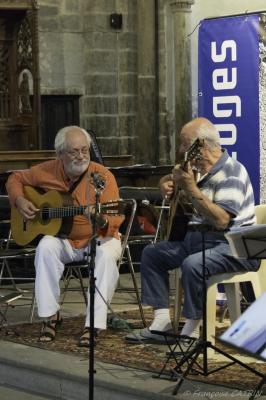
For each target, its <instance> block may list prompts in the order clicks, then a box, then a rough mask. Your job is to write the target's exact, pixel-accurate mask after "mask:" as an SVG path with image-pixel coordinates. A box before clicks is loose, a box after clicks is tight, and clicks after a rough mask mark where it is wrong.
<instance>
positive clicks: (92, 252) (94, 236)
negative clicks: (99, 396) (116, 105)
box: [87, 174, 103, 400]
mask: <svg viewBox="0 0 266 400" xmlns="http://www.w3.org/2000/svg"><path fill="white" fill-rule="evenodd" d="M91 175H92V178H93V184H94V187H95V192H96V194H95V214H94V218H92V238H91V241H90V251H89V252H88V254H87V256H89V262H88V267H89V281H90V290H89V293H90V304H89V308H90V341H89V343H90V348H89V399H90V400H93V397H94V373H96V371H95V370H94V347H95V340H94V339H95V328H94V303H95V281H96V278H95V276H94V270H95V257H96V246H97V218H96V216H97V213H99V206H100V194H101V191H102V189H103V187H102V182H99V180H98V178H97V176H96V174H91Z"/></svg>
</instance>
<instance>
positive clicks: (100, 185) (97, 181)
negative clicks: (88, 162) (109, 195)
mask: <svg viewBox="0 0 266 400" xmlns="http://www.w3.org/2000/svg"><path fill="white" fill-rule="evenodd" d="M91 177H92V181H93V184H94V186H95V188H96V189H98V190H103V189H104V188H105V184H106V182H105V179H104V178H103V177H102V176H101V175H100V174H99V173H98V172H92V173H91Z"/></svg>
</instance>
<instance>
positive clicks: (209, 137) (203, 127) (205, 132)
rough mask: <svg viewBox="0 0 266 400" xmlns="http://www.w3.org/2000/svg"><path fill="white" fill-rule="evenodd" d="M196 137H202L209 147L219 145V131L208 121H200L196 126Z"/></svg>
mask: <svg viewBox="0 0 266 400" xmlns="http://www.w3.org/2000/svg"><path fill="white" fill-rule="evenodd" d="M196 133H197V137H198V138H199V139H204V141H205V143H206V142H207V145H208V146H209V147H210V148H213V147H221V144H220V135H219V131H218V129H217V128H216V126H215V125H214V124H212V123H211V122H210V121H207V120H206V122H202V123H201V124H200V125H199V126H198V127H197V128H196Z"/></svg>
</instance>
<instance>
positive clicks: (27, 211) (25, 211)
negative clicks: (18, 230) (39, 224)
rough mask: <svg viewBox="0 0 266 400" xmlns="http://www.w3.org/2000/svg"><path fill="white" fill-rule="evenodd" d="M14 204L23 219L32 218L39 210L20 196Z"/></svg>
mask: <svg viewBox="0 0 266 400" xmlns="http://www.w3.org/2000/svg"><path fill="white" fill-rule="evenodd" d="M15 204H16V207H17V209H18V211H19V212H20V214H21V215H22V216H23V217H24V218H25V219H33V218H34V217H35V216H36V214H37V212H38V211H39V208H37V207H35V205H34V204H33V203H32V202H31V201H29V200H27V199H26V198H25V197H22V196H19V197H18V198H17V199H16V203H15Z"/></svg>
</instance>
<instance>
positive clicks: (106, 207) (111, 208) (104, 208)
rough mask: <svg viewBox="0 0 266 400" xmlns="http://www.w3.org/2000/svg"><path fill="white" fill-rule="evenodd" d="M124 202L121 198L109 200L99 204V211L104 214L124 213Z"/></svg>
mask: <svg viewBox="0 0 266 400" xmlns="http://www.w3.org/2000/svg"><path fill="white" fill-rule="evenodd" d="M125 207H126V204H125V202H124V201H123V200H110V201H108V202H107V203H104V204H100V206H99V212H100V213H101V214H106V215H124V214H125Z"/></svg>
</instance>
